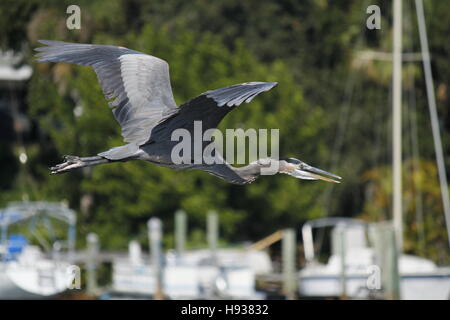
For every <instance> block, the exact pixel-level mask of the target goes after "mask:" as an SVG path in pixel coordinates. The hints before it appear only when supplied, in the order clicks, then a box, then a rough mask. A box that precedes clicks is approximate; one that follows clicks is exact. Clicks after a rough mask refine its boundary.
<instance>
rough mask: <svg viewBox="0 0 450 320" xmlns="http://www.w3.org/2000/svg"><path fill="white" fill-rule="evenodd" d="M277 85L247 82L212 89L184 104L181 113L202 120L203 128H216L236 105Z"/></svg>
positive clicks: (274, 83)
mask: <svg viewBox="0 0 450 320" xmlns="http://www.w3.org/2000/svg"><path fill="white" fill-rule="evenodd" d="M276 85H277V83H276V82H246V83H240V84H235V85H232V86H229V87H225V88H221V89H216V90H210V91H207V92H205V93H202V94H201V95H199V96H198V97H196V98H194V99H192V100H190V101H188V102H186V103H185V104H183V105H182V106H181V107H180V112H179V113H180V116H183V115H184V116H185V117H186V118H189V119H193V120H202V125H203V130H207V129H210V128H215V127H216V126H217V125H218V124H219V122H220V121H221V120H222V119H223V117H225V115H226V114H227V113H228V112H230V111H231V110H233V108H234V107H236V106H239V105H240V104H241V103H243V102H250V101H252V100H253V98H254V97H256V96H257V95H258V94H260V93H262V92H264V91H269V90H270V89H272V88H273V87H275V86H276Z"/></svg>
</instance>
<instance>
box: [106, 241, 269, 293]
mask: <svg viewBox="0 0 450 320" xmlns="http://www.w3.org/2000/svg"><path fill="white" fill-rule="evenodd" d="M145 260H146V259H145ZM145 260H144V259H142V256H141V253H140V247H139V245H138V244H137V243H131V244H130V249H129V257H128V258H127V259H116V260H115V261H114V262H113V284H112V290H111V291H112V294H113V295H114V296H117V295H122V296H128V297H133V298H135V297H136V296H143V297H153V296H154V295H155V292H156V283H157V282H156V272H155V269H154V267H153V266H152V265H151V264H150V263H147V262H145ZM164 260H165V263H164V267H163V273H162V277H163V280H162V284H163V292H164V296H165V297H166V298H169V299H262V298H264V296H263V295H261V294H260V293H258V292H257V291H256V290H255V276H256V274H258V273H268V272H270V271H271V261H270V258H269V256H268V255H267V254H266V253H264V252H261V251H255V250H245V249H218V250H217V251H216V254H215V258H214V259H213V258H212V257H211V252H210V250H208V249H204V250H192V251H188V252H186V253H184V254H183V256H182V257H177V256H176V254H175V253H174V252H168V253H167V254H166V255H165V258H164Z"/></svg>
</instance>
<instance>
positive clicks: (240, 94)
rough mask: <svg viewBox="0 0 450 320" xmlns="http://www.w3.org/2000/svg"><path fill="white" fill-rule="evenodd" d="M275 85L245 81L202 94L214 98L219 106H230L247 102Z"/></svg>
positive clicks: (272, 83) (273, 83)
mask: <svg viewBox="0 0 450 320" xmlns="http://www.w3.org/2000/svg"><path fill="white" fill-rule="evenodd" d="M276 85H277V83H276V82H246V83H241V84H235V85H233V86H229V87H226V88H221V89H217V90H212V91H207V92H205V93H204V95H206V96H207V97H208V98H212V99H214V101H215V102H216V103H217V105H218V106H219V107H222V106H224V105H227V106H229V107H232V106H238V105H240V104H241V103H243V102H244V101H245V102H247V103H248V102H250V101H252V99H253V98H254V97H256V96H257V95H258V94H260V93H261V92H264V91H269V90H270V89H272V88H273V87H274V86H276Z"/></svg>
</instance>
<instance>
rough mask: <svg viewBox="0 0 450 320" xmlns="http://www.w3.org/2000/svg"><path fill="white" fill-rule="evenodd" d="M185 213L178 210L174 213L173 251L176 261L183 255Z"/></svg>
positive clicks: (185, 227)
mask: <svg viewBox="0 0 450 320" xmlns="http://www.w3.org/2000/svg"><path fill="white" fill-rule="evenodd" d="M186 220H187V219H186V212H185V211H183V210H178V211H177V212H176V213H175V251H176V254H177V260H179V261H180V260H181V259H182V257H183V254H184V248H185V243H186V233H187V223H186Z"/></svg>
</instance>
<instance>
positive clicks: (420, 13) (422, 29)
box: [416, 0, 450, 245]
mask: <svg viewBox="0 0 450 320" xmlns="http://www.w3.org/2000/svg"><path fill="white" fill-rule="evenodd" d="M416 11H417V21H418V26H419V36H420V47H421V49H422V61H423V70H424V74H425V83H426V88H427V98H428V107H429V110H430V117H431V129H432V131H433V141H434V149H435V152H436V162H437V166H438V173H439V183H440V186H441V194H442V203H443V207H444V214H445V221H446V225H447V233H448V241H449V245H450V201H449V198H448V184H447V173H446V172H445V161H444V154H443V152H442V141H441V135H440V130H439V120H438V114H437V107H436V97H435V95H434V84H433V75H432V73H431V62H430V50H429V48H428V38H427V30H426V25H425V14H424V10H423V3H422V0H416Z"/></svg>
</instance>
